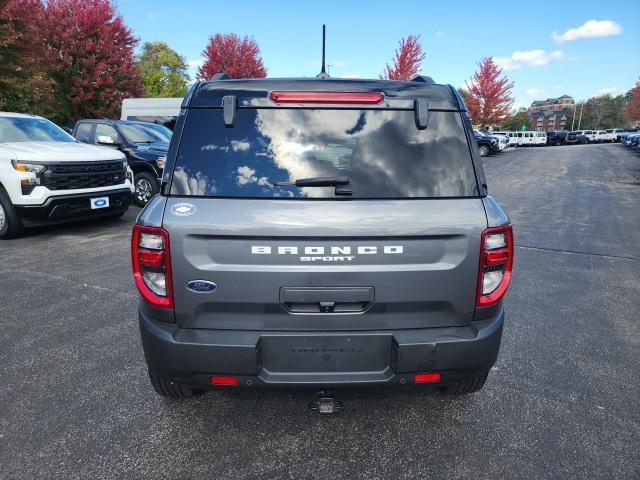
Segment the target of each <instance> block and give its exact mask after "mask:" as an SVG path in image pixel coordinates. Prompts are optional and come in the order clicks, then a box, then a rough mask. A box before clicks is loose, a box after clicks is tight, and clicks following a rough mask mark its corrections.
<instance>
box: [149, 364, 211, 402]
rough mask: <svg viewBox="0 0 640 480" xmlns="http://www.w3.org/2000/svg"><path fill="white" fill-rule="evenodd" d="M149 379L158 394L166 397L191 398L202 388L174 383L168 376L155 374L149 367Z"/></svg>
mask: <svg viewBox="0 0 640 480" xmlns="http://www.w3.org/2000/svg"><path fill="white" fill-rule="evenodd" d="M149 380H151V385H153V388H154V390H155V391H156V393H157V394H158V395H161V396H163V397H167V398H191V397H193V396H195V395H198V394H200V393H202V390H196V389H195V388H191V387H190V386H188V385H183V384H181V383H175V382H172V381H171V380H169V379H168V378H165V377H162V376H160V375H156V374H155V373H153V372H152V371H151V369H149Z"/></svg>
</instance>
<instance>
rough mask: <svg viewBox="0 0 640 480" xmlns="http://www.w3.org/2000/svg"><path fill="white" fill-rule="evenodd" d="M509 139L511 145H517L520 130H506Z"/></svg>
mask: <svg viewBox="0 0 640 480" xmlns="http://www.w3.org/2000/svg"><path fill="white" fill-rule="evenodd" d="M506 133H507V138H508V139H509V146H510V147H515V146H517V145H518V132H506Z"/></svg>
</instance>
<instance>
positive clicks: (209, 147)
mask: <svg viewBox="0 0 640 480" xmlns="http://www.w3.org/2000/svg"><path fill="white" fill-rule="evenodd" d="M200 150H202V151H203V152H213V151H215V150H220V151H221V152H228V151H229V147H219V146H218V145H215V144H213V143H211V144H208V145H202V147H200Z"/></svg>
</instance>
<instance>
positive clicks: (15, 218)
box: [0, 187, 23, 239]
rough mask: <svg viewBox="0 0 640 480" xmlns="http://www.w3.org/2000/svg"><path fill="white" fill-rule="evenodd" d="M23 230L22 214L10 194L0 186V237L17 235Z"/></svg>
mask: <svg viewBox="0 0 640 480" xmlns="http://www.w3.org/2000/svg"><path fill="white" fill-rule="evenodd" d="M22 232H23V227H22V222H21V221H20V216H19V215H18V212H16V209H15V207H14V206H13V204H12V203H11V200H10V199H9V195H7V192H6V191H5V190H4V188H2V187H0V239H4V238H12V237H17V236H19V235H20V234H21V233H22Z"/></svg>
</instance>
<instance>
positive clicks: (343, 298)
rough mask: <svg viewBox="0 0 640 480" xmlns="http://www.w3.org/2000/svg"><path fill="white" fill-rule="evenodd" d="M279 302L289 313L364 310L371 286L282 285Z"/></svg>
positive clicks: (370, 300) (370, 292)
mask: <svg viewBox="0 0 640 480" xmlns="http://www.w3.org/2000/svg"><path fill="white" fill-rule="evenodd" d="M280 303H281V304H282V306H284V308H285V309H286V310H287V311H289V312H291V313H354V312H364V311H365V310H366V309H367V308H369V306H370V305H371V304H372V303H373V287H282V288H281V289H280Z"/></svg>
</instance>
